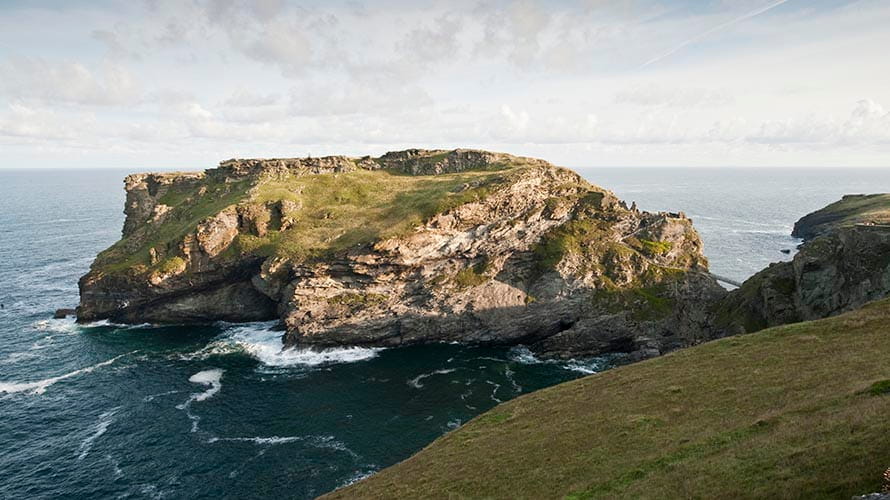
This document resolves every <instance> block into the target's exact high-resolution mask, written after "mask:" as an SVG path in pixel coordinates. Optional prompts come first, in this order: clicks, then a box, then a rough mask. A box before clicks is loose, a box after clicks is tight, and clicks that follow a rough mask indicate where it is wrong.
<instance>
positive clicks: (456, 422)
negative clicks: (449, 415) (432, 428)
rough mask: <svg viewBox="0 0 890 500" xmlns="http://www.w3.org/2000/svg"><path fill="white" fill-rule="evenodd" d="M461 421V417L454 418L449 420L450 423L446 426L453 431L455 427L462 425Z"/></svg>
mask: <svg viewBox="0 0 890 500" xmlns="http://www.w3.org/2000/svg"><path fill="white" fill-rule="evenodd" d="M461 423H462V422H461V420H460V419H459V418H456V419H454V420H449V421H448V423H446V424H445V426H446V427H448V429H449V430H452V431H453V430H454V429H457V428H458V427H460V424H461Z"/></svg>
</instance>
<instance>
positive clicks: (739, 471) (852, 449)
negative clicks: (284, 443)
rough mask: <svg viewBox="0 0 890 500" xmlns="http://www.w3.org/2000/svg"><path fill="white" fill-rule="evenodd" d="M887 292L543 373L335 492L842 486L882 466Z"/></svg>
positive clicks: (723, 494) (830, 494) (547, 494)
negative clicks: (611, 365) (757, 328)
mask: <svg viewBox="0 0 890 500" xmlns="http://www.w3.org/2000/svg"><path fill="white" fill-rule="evenodd" d="M888 415H890V300H884V301H880V302H875V303H872V304H869V305H867V306H865V307H864V308H862V309H859V310H857V311H853V312H850V313H846V314H844V315H841V316H837V317H834V318H830V319H826V320H820V321H813V322H806V323H798V324H794V325H789V326H782V327H776V328H771V329H768V330H764V331H761V332H759V333H756V334H751V335H746V336H738V337H731V338H727V339H723V340H718V341H714V342H710V343H707V344H703V345H700V346H697V347H693V348H689V349H686V350H681V351H677V352H674V353H671V354H668V355H665V356H662V357H660V358H656V359H652V360H648V361H644V362H641V363H637V364H633V365H628V366H623V367H620V368H616V369H613V370H609V371H607V372H603V373H600V374H597V375H592V376H589V377H586V378H583V379H579V380H576V381H573V382H568V383H564V384H561V385H558V386H555V387H551V388H549V389H544V390H541V391H538V392H535V393H532V394H529V395H526V396H523V397H520V398H517V399H515V400H513V401H510V402H508V403H505V404H502V405H500V406H498V407H496V408H494V409H492V410H491V411H489V412H488V413H485V414H483V415H481V416H479V417H477V418H476V419H474V420H472V421H471V422H469V423H467V424H466V425H464V426H463V427H461V428H460V429H458V430H456V431H454V432H451V433H449V434H447V435H445V436H443V437H442V438H440V439H438V440H437V441H435V442H434V443H433V444H431V445H430V446H429V447H427V448H426V449H424V450H423V451H421V452H420V453H418V454H417V455H415V456H413V457H411V458H410V459H408V460H406V461H404V462H402V463H400V464H397V465H395V466H393V467H390V468H388V469H385V470H383V471H381V472H379V473H378V474H376V475H374V476H372V477H370V478H368V479H366V480H364V481H361V482H359V483H357V484H354V485H352V486H350V487H347V488H345V489H342V490H338V491H336V492H334V493H333V494H331V495H330V497H331V498H561V497H567V498H616V497H617V498H658V499H663V498H850V496H851V495H854V494H863V493H868V492H872V491H878V490H879V489H880V486H881V475H882V473H883V472H884V471H885V470H886V469H887V468H888V467H890V418H888Z"/></svg>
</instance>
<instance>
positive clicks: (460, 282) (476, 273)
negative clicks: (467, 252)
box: [454, 264, 489, 289]
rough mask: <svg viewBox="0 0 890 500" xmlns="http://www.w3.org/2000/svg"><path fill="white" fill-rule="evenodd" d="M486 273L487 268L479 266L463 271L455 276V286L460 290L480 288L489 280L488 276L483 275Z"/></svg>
mask: <svg viewBox="0 0 890 500" xmlns="http://www.w3.org/2000/svg"><path fill="white" fill-rule="evenodd" d="M484 272H485V266H480V265H479V264H477V265H475V266H473V267H468V268H466V269H461V270H460V271H458V272H457V274H455V275H454V284H455V286H457V288H459V289H465V288H472V287H474V286H479V285H481V284H483V283H485V282H486V281H488V280H489V278H488V276H485V274H483V273H484Z"/></svg>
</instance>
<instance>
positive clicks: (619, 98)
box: [614, 84, 734, 108]
mask: <svg viewBox="0 0 890 500" xmlns="http://www.w3.org/2000/svg"><path fill="white" fill-rule="evenodd" d="M614 101H615V102H616V103H619V104H633V105H636V106H651V107H676V108H711V107H720V106H726V105H728V104H732V103H733V102H734V99H733V97H732V95H730V94H729V93H728V92H726V91H722V90H713V89H701V88H698V89H697V88H671V87H665V86H664V85H655V84H648V85H638V86H634V87H632V88H629V89H625V90H621V91H619V92H618V93H616V94H615V99H614Z"/></svg>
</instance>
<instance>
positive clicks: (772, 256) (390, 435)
mask: <svg viewBox="0 0 890 500" xmlns="http://www.w3.org/2000/svg"><path fill="white" fill-rule="evenodd" d="M125 173H126V172H124V171H108V170H106V171H83V170H80V171H68V172H64V171H55V172H46V171H38V172H28V171H10V170H6V171H4V170H0V303H3V305H4V307H3V308H2V309H0V450H2V453H0V498H60V497H61V498H311V497H313V496H315V495H318V494H321V493H324V492H327V491H330V490H332V489H334V488H336V487H338V486H341V485H343V484H346V483H348V482H350V481H354V480H356V479H358V478H361V477H362V476H364V475H367V474H370V473H373V472H374V471H376V470H379V469H380V468H382V467H386V466H387V465H390V464H393V463H395V462H397V461H400V460H403V459H405V458H407V457H408V456H410V455H411V454H412V453H414V452H416V451H417V450H419V449H420V448H422V447H423V446H425V445H426V444H428V443H429V442H430V441H432V440H433V439H435V438H436V437H438V436H440V435H442V434H443V433H445V432H447V431H448V430H450V429H453V428H455V427H456V426H458V425H460V424H461V423H462V422H466V421H467V420H468V419H470V418H472V417H473V416H474V415H477V414H478V413H480V412H482V411H485V410H487V409H489V408H491V407H492V406H494V405H495V404H497V403H498V402H499V401H505V400H507V399H510V398H513V397H516V396H517V395H519V394H521V393H524V392H528V391H532V390H535V389H538V388H542V387H546V386H549V385H552V384H556V383H558V382H562V381H565V380H569V379H572V378H575V377H578V376H581V375H583V374H585V373H590V372H592V371H596V370H599V369H603V368H605V367H606V362H605V361H604V360H587V361H584V362H574V363H545V362H540V361H538V360H536V359H535V358H534V357H533V356H531V355H529V354H528V353H527V352H525V351H523V350H522V349H492V348H468V347H461V346H456V345H432V346H426V347H412V348H404V349H389V350H382V351H374V350H360V349H357V350H339V351H333V352H328V353H322V354H319V353H305V352H302V353H301V352H283V353H282V352H281V349H280V341H279V334H278V333H277V332H274V331H271V330H270V328H269V326H270V325H269V324H250V325H208V326H202V327H166V328H153V327H149V326H145V327H129V328H119V327H115V326H113V325H102V324H97V325H89V326H86V327H80V326H75V325H74V324H73V322H72V321H70V320H52V319H49V318H50V316H51V314H52V311H53V310H54V309H56V308H59V307H71V306H73V305H75V304H76V303H77V287H76V283H77V279H78V278H79V277H80V276H81V275H82V274H83V273H84V272H86V270H87V268H88V267H89V264H90V262H91V260H92V258H93V257H94V256H95V254H96V253H97V252H98V251H100V250H102V249H103V248H105V247H107V246H108V245H109V244H111V243H113V242H114V241H115V240H117V238H118V237H119V235H120V228H121V225H122V222H123V216H122V214H121V210H122V207H123V202H124V200H123V189H122V185H121V180H122V178H123V176H124V175H125ZM583 173H584V174H585V176H587V177H588V178H590V179H591V180H592V181H594V182H596V183H598V184H601V185H604V186H607V187H610V188H612V189H614V190H615V191H616V192H617V193H618V194H619V195H620V196H622V197H624V198H627V199H629V200H631V199H632V200H636V201H637V202H638V203H639V204H640V206H641V207H642V208H646V209H671V210H684V211H686V212H687V213H688V214H689V215H690V216H692V217H693V219H695V222H696V226H697V227H698V228H699V230H700V231H701V233H702V236H703V239H704V241H705V252H706V254H707V255H708V257H709V258H710V259H711V263H712V267H713V268H714V269H715V270H718V271H719V272H721V273H722V274H726V275H728V276H731V277H734V278H736V279H744V278H745V277H747V276H748V275H750V274H751V273H752V272H754V271H755V270H757V269H759V268H761V267H763V265H764V264H765V263H766V262H770V261H773V260H779V259H783V258H789V257H788V256H784V255H783V254H781V253H779V250H780V249H782V248H793V247H794V245H795V244H796V241H794V240H793V239H791V238H790V236H788V234H789V233H790V230H791V225H792V224H793V222H794V220H796V219H797V218H798V217H800V216H802V215H804V214H806V213H807V212H809V211H811V210H814V209H816V208H819V207H821V206H823V205H825V204H826V203H828V202H830V201H833V200H835V199H838V198H840V196H841V195H842V194H844V193H856V192H877V191H885V192H886V191H890V170H888V169H871V170H851V169H819V170H813V171H803V170H788V169H785V170H746V169H722V170H717V169H711V170H709V169H648V170H646V169H631V170H628V169H597V170H588V171H583ZM590 397H591V398H595V397H596V395H595V394H592V395H590Z"/></svg>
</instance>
